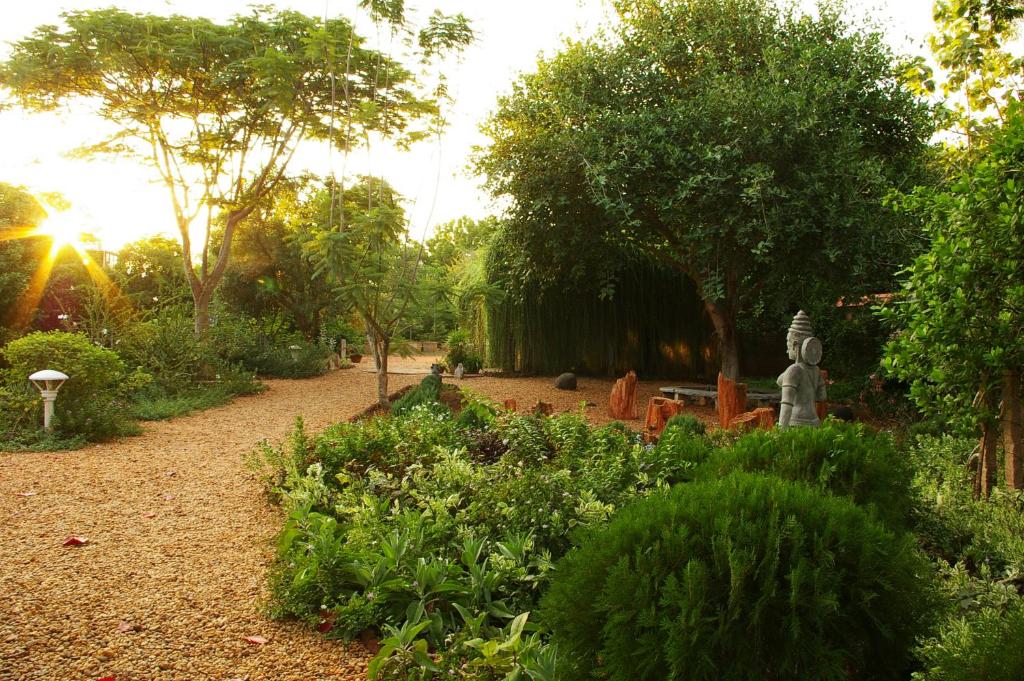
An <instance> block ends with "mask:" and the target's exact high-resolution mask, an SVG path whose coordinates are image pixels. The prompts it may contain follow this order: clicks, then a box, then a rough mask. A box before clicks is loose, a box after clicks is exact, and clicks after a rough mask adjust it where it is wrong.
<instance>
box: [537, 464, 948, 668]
mask: <svg viewBox="0 0 1024 681" xmlns="http://www.w3.org/2000/svg"><path fill="white" fill-rule="evenodd" d="M927 572H928V564H927V562H926V561H925V559H924V558H923V557H922V556H921V555H920V554H918V552H917V551H916V549H915V546H914V543H913V540H912V539H911V538H910V537H909V536H906V535H898V534H895V533H894V532H892V531H891V530H889V529H887V528H886V527H885V526H884V525H882V524H880V523H878V522H877V521H875V520H874V519H873V518H872V517H871V516H870V515H868V514H867V513H865V512H864V511H863V510H862V509H860V508H858V507H857V506H855V505H854V504H853V503H851V502H850V501H849V500H848V499H843V498H839V497H832V496H826V495H822V494H821V493H820V492H818V491H817V490H814V489H812V488H810V487H808V486H806V485H803V484H800V483H792V482H787V481H782V480H778V479H776V478H773V477H768V476H759V475H750V474H744V473H735V474H732V475H730V476H729V477H727V478H724V479H721V480H716V481H711V482H704V483H694V484H690V485H681V486H677V487H675V488H673V489H672V490H671V491H669V492H667V493H664V494H658V495H654V496H651V497H650V498H648V499H645V500H643V501H640V502H638V503H636V504H635V505H632V506H630V507H628V508H626V509H624V510H623V511H621V512H619V513H618V514H616V516H615V518H614V519H613V520H612V521H611V523H610V524H609V525H608V526H607V527H605V528H602V529H598V530H596V531H593V532H592V533H591V534H590V535H589V536H588V537H586V538H585V539H584V541H583V542H582V544H581V546H580V547H579V548H578V549H576V550H574V551H572V552H571V553H570V554H569V555H567V556H566V557H565V558H564V559H563V560H562V561H560V562H559V563H558V565H557V571H556V572H555V573H554V580H553V582H552V584H551V586H550V589H549V591H548V593H547V595H546V596H545V598H544V601H543V605H542V608H543V609H542V616H543V618H544V620H545V621H546V622H547V623H548V624H549V625H550V626H551V627H552V629H553V631H554V636H555V640H556V642H557V643H558V645H559V649H560V651H562V653H564V654H563V655H562V658H563V659H562V662H563V663H564V667H565V668H564V669H563V674H564V678H566V679H588V678H606V679H616V680H621V681H627V680H628V681H634V680H637V679H652V680H653V679H657V680H659V681H661V680H662V679H680V680H681V679H688V680H708V681H710V680H712V679H713V680H715V681H729V680H732V679H736V680H743V681H747V680H749V679H759V678H775V679H788V678H792V679H796V678H800V679H821V680H835V681H853V680H855V679H872V680H875V679H899V678H905V674H906V670H907V663H908V651H909V648H910V645H911V644H912V642H913V639H914V636H915V634H917V633H918V627H919V624H920V621H921V618H922V615H923V614H924V610H925V604H926V603H927V602H928V598H927V597H926V595H927V593H928V590H927V586H928V585H927V582H926V581H925V580H924V579H923V575H925V574H927Z"/></svg>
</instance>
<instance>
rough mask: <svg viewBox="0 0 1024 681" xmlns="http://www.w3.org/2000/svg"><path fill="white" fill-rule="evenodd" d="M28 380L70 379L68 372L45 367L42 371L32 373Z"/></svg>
mask: <svg viewBox="0 0 1024 681" xmlns="http://www.w3.org/2000/svg"><path fill="white" fill-rule="evenodd" d="M28 380H30V381H66V380H68V376H67V374H62V373H61V372H59V371H54V370H53V369H43V370H42V371H37V372H35V373H34V374H32V375H31V376H29V377H28Z"/></svg>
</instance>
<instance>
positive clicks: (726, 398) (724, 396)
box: [718, 371, 747, 428]
mask: <svg viewBox="0 0 1024 681" xmlns="http://www.w3.org/2000/svg"><path fill="white" fill-rule="evenodd" d="M746 410H747V384H746V383H737V382H736V381H730V380H729V379H728V378H726V377H725V375H724V374H723V373H722V372H721V371H719V372H718V425H720V426H721V427H722V428H728V427H729V423H730V422H731V421H732V420H733V419H734V418H736V417H737V416H739V415H740V414H742V413H743V412H745V411H746Z"/></svg>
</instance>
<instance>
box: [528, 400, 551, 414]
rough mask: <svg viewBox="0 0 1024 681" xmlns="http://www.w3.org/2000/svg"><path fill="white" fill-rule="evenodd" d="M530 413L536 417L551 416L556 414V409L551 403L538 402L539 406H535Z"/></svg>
mask: <svg viewBox="0 0 1024 681" xmlns="http://www.w3.org/2000/svg"><path fill="white" fill-rule="evenodd" d="M530 411H531V412H533V414H534V416H551V415H552V414H554V413H555V408H554V407H553V406H552V405H551V404H550V403H549V402H541V401H540V400H537V404H535V405H533V409H531V410H530Z"/></svg>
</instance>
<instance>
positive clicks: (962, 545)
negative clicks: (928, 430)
mask: <svg viewBox="0 0 1024 681" xmlns="http://www.w3.org/2000/svg"><path fill="white" fill-rule="evenodd" d="M976 444H977V443H976V441H975V440H967V439H962V438H956V437H950V436H925V437H920V438H918V439H917V440H916V442H915V443H914V444H913V445H912V446H911V447H909V449H908V451H907V457H908V459H909V461H910V463H911V465H912V467H913V470H914V478H913V491H914V495H915V501H916V503H915V507H914V528H915V531H916V533H917V534H918V536H919V538H920V541H921V543H922V545H923V547H924V548H925V550H926V551H928V552H929V553H930V554H931V555H933V556H934V557H936V558H937V559H940V560H942V561H943V562H945V563H948V564H956V563H963V564H964V565H965V566H966V567H967V568H968V569H969V570H970V571H972V572H974V573H976V572H977V571H978V569H979V568H980V566H982V565H984V566H986V568H987V569H988V570H989V571H991V572H992V573H994V574H995V575H996V577H997V578H1003V577H1008V576H1013V575H1021V574H1024V495H1022V494H1021V493H1020V492H1015V491H1013V490H1007V489H1004V488H1001V487H997V488H996V489H994V490H993V492H992V496H991V497H990V498H989V499H988V500H984V499H975V498H974V495H973V486H972V483H971V477H972V473H971V471H970V470H969V469H968V467H967V459H968V457H969V456H970V454H971V452H972V450H973V449H974V447H975V445H976Z"/></svg>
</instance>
